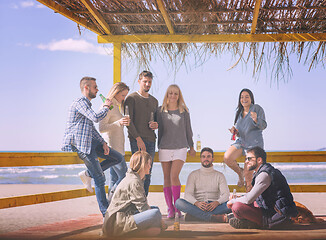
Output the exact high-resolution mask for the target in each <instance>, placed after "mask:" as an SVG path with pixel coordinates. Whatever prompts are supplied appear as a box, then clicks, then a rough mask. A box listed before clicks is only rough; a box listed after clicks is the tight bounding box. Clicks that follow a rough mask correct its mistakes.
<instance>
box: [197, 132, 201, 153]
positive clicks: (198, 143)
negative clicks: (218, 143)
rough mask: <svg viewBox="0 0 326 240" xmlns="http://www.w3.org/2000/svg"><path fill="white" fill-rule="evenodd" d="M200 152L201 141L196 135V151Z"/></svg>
mask: <svg viewBox="0 0 326 240" xmlns="http://www.w3.org/2000/svg"><path fill="white" fill-rule="evenodd" d="M200 150H201V141H200V135H199V134H198V135H197V143H196V151H197V152H200Z"/></svg>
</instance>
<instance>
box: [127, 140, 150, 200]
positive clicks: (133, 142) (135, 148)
mask: <svg viewBox="0 0 326 240" xmlns="http://www.w3.org/2000/svg"><path fill="white" fill-rule="evenodd" d="M129 140H130V148H131V153H132V154H134V153H135V152H137V151H138V146H137V141H136V140H135V139H129ZM144 143H145V146H146V152H147V153H148V154H149V155H151V157H152V166H151V169H150V170H149V174H146V175H145V181H144V189H145V194H146V197H147V196H148V189H149V185H150V184H151V175H152V168H153V161H154V157H155V142H149V141H144Z"/></svg>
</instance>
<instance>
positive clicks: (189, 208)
mask: <svg viewBox="0 0 326 240" xmlns="http://www.w3.org/2000/svg"><path fill="white" fill-rule="evenodd" d="M208 202H209V203H210V202H212V201H208ZM175 206H176V208H177V209H179V210H180V211H182V212H185V213H188V214H190V215H192V216H194V217H196V218H198V219H201V220H203V221H206V222H209V221H211V217H212V215H216V214H225V213H230V212H231V209H229V208H228V207H227V206H226V202H225V203H222V204H220V205H218V206H217V207H216V208H215V209H214V210H213V211H211V212H205V211H203V210H201V209H200V208H198V207H196V206H195V205H193V204H191V203H190V202H188V201H186V200H184V199H182V198H179V199H177V201H176V202H175Z"/></svg>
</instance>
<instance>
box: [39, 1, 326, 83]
mask: <svg viewBox="0 0 326 240" xmlns="http://www.w3.org/2000/svg"><path fill="white" fill-rule="evenodd" d="M39 1H40V2H41V3H44V2H54V3H55V4H57V5H58V6H60V7H62V8H64V9H65V10H67V11H69V12H70V13H72V14H73V16H74V17H77V18H78V19H81V21H83V23H84V26H85V25H86V27H88V28H90V29H91V30H93V31H95V32H96V33H98V34H99V35H101V34H103V35H105V34H109V35H110V34H112V35H139V34H142V35H143V34H146V35H158V34H160V35H162V34H164V35H168V34H179V35H192V34H196V35H219V34H271V33H273V34H291V33H326V0H288V1H284V0H220V1H218V0H39ZM160 4H162V5H161V6H160ZM256 4H257V5H258V6H260V8H259V12H258V15H257V16H258V18H257V19H255V17H254V15H255V5H256ZM87 5H92V7H93V8H94V10H95V14H94V10H93V11H91V10H90V8H89V7H87ZM162 6H163V7H162ZM96 12H97V13H98V14H96ZM98 18H100V19H98ZM255 20H257V21H256V22H255ZM77 22H78V21H77ZM85 23H86V24H85ZM325 44H326V42H325V41H319V42H318V41H317V42H304V41H302V42H276V41H275V42H269V43H257V42H252V43H239V42H234V43H155V44H154V43H132V42H125V43H123V44H122V51H123V53H124V56H126V57H128V56H132V57H133V58H135V57H136V59H137V63H138V64H139V66H140V67H142V68H148V67H149V65H150V63H151V61H152V60H153V59H157V58H159V59H162V60H165V61H169V62H170V63H171V66H173V67H174V69H176V70H177V69H178V68H179V67H180V66H182V65H187V63H188V59H189V58H188V56H190V55H191V56H193V57H194V59H195V66H198V65H200V64H202V63H204V62H205V61H207V60H208V59H209V58H210V57H212V56H217V57H219V56H221V54H222V53H230V54H232V55H233V56H234V57H235V59H236V61H235V65H234V66H236V65H237V64H238V63H244V64H247V63H252V66H253V74H254V75H255V74H257V73H259V72H260V71H261V69H262V68H263V67H266V66H267V67H270V68H271V72H272V75H273V78H272V79H274V80H275V81H279V80H280V79H286V77H287V76H290V75H291V67H290V56H294V57H296V58H297V59H298V61H299V62H302V63H303V64H308V65H309V70H310V69H312V68H314V67H317V66H322V67H324V65H325V63H326V51H325ZM256 76H257V75H256Z"/></svg>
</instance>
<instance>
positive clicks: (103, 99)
mask: <svg viewBox="0 0 326 240" xmlns="http://www.w3.org/2000/svg"><path fill="white" fill-rule="evenodd" d="M100 97H101V99H102V101H103V103H105V101H106V98H105V97H104V96H103V94H102V93H100ZM112 108H113V105H111V106H110V107H109V109H110V110H112Z"/></svg>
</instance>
